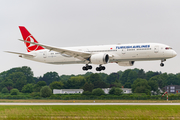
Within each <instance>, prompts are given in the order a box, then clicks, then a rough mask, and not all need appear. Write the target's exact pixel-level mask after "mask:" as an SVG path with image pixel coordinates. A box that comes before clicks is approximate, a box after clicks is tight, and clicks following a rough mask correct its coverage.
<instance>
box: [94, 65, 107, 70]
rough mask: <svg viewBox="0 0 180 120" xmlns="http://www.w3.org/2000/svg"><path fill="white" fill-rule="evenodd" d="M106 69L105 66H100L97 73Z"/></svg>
mask: <svg viewBox="0 0 180 120" xmlns="http://www.w3.org/2000/svg"><path fill="white" fill-rule="evenodd" d="M105 69H106V68H105V67H104V66H101V65H99V67H97V68H96V71H101V70H105Z"/></svg>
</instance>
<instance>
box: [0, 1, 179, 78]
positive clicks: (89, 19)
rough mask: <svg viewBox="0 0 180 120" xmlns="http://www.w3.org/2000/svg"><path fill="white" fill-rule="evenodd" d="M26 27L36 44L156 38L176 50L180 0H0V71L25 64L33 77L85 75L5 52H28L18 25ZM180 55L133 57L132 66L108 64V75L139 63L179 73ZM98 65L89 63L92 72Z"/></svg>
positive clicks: (75, 69)
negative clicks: (155, 58)
mask: <svg viewBox="0 0 180 120" xmlns="http://www.w3.org/2000/svg"><path fill="white" fill-rule="evenodd" d="M20 25H23V26H25V27H26V28H27V29H28V30H29V31H30V32H31V34H32V35H33V36H34V37H35V38H36V39H37V40H38V42H40V43H44V44H48V45H53V46H57V47H66V46H67V47H69V46H87V45H102V44H117V43H142V42H143V43H144V42H156V43H163V44H167V45H169V46H171V47H172V48H173V49H174V50H175V51H176V52H177V53H179V51H180V44H179V43H180V0H29V1H27V0H3V1H1V2H0V40H1V44H0V54H1V62H0V72H3V71H5V70H9V69H11V68H13V67H21V66H29V67H31V69H32V70H33V72H34V75H35V76H42V75H43V74H45V73H46V72H50V71H56V72H57V73H58V74H59V75H62V74H66V75H70V74H75V75H77V74H84V73H86V72H84V71H82V66H83V65H82V64H80V65H50V64H45V63H38V62H35V61H30V60H26V59H22V58H19V57H18V55H14V54H8V53H5V52H3V51H6V50H10V51H16V52H26V49H25V45H24V43H22V42H21V41H18V39H20V38H22V36H21V34H20V31H19V28H18V26H20ZM179 60H180V57H179V55H177V56H176V57H175V58H172V59H168V60H167V61H166V62H165V66H164V67H163V68H161V67H160V65H159V64H160V61H150V62H149V61H146V62H135V65H134V66H132V67H122V66H118V65H117V64H115V63H113V64H108V65H105V66H106V68H107V69H106V70H105V71H103V72H105V73H107V74H110V73H112V72H117V71H119V70H122V71H124V70H126V69H133V68H139V69H144V70H145V71H150V70H151V71H162V72H163V73H164V72H167V73H174V74H175V73H179V70H180V68H179V67H180V66H179ZM95 67H96V65H93V70H92V72H96V71H95Z"/></svg>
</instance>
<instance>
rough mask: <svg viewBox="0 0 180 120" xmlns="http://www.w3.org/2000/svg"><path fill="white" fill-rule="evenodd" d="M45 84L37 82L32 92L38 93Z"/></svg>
mask: <svg viewBox="0 0 180 120" xmlns="http://www.w3.org/2000/svg"><path fill="white" fill-rule="evenodd" d="M46 85H47V84H46V82H45V81H39V82H38V83H37V84H36V85H35V86H34V92H40V90H41V88H42V87H43V86H46Z"/></svg>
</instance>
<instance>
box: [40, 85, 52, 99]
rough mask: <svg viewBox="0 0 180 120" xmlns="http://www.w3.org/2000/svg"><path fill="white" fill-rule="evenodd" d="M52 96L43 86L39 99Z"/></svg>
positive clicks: (47, 88)
mask: <svg viewBox="0 0 180 120" xmlns="http://www.w3.org/2000/svg"><path fill="white" fill-rule="evenodd" d="M51 94H52V90H51V89H50V88H49V87H48V86H44V87H42V88H41V90H40V96H41V97H50V96H51Z"/></svg>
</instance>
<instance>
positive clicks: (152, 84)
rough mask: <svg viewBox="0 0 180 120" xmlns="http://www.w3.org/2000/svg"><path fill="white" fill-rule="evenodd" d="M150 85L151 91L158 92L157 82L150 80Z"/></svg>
mask: <svg viewBox="0 0 180 120" xmlns="http://www.w3.org/2000/svg"><path fill="white" fill-rule="evenodd" d="M148 85H149V86H150V87H151V90H153V91H154V92H155V91H157V90H158V82H157V81H156V80H153V79H150V80H149V81H148Z"/></svg>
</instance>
